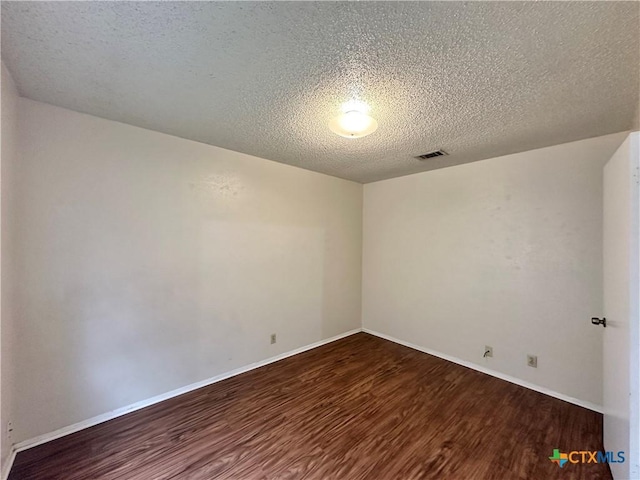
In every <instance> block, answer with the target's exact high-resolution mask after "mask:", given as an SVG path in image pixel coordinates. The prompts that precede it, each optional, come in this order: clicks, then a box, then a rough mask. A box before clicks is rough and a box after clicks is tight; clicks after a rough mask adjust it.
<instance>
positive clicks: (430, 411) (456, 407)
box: [9, 333, 611, 480]
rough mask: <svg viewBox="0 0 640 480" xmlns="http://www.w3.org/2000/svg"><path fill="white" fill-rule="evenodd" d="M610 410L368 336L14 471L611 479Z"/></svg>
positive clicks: (36, 457)
mask: <svg viewBox="0 0 640 480" xmlns="http://www.w3.org/2000/svg"><path fill="white" fill-rule="evenodd" d="M601 438H602V416H601V415H600V414H598V413H595V412H592V411H590V410H586V409H583V408H581V407H577V406H575V405H571V404H569V403H565V402H563V401H561V400H556V399H554V398H551V397H547V396H545V395H542V394H539V393H536V392H533V391H531V390H527V389H525V388H522V387H519V386H516V385H513V384H510V383H507V382H505V381H502V380H498V379H496V378H493V377H490V376H487V375H484V374H482V373H479V372H476V371H473V370H470V369H467V368H464V367H461V366H458V365H455V364H452V363H449V362H446V361H444V360H441V359H438V358H436V357H432V356H430V355H427V354H424V353H421V352H417V351H415V350H411V349H409V348H406V347H403V346H400V345H397V344H394V343H391V342H388V341H386V340H382V339H379V338H377V337H373V336H371V335H368V334H365V333H359V334H356V335H353V336H350V337H347V338H345V339H342V340H339V341H337V342H334V343H331V344H329V345H325V346H323V347H319V348H317V349H314V350H311V351H308V352H305V353H302V354H300V355H296V356H295V357H290V358H288V359H285V360H282V361H280V362H277V363H274V364H271V365H268V366H266V367H262V368H260V369H257V370H253V371H251V372H248V373H245V374H242V375H239V376H237V377H234V378H231V379H228V380H225V381H223V382H220V383H217V384H214V385H211V386H209V387H205V388H202V389H199V390H197V391H195V392H191V393H188V394H185V395H182V396H180V397H177V398H174V399H171V400H167V401H165V402H162V403H161V404H158V405H154V406H152V407H148V408H146V409H144V410H140V411H137V412H134V413H131V414H128V415H126V416H124V417H120V418H117V419H115V420H111V421H109V422H106V423H103V424H101V425H97V426H95V427H92V428H90V429H87V430H84V431H81V432H78V433H75V434H73V435H69V436H66V437H63V438H60V439H58V440H55V441H52V442H49V443H47V444H44V445H41V446H39V447H35V448H32V449H30V450H27V451H25V452H21V453H19V454H18V457H17V459H16V463H15V465H14V468H13V470H12V472H11V475H10V477H9V478H10V480H27V479H43V480H44V479H64V480H80V479H100V480H107V479H114V480H115V479H118V480H123V479H124V480H151V479H153V480H160V479H163V480H168V479H175V480H205V479H206V480H209V479H235V480H239V479H251V480H253V479H302V478H304V479H364V478H370V479H375V480H385V479H434V480H435V479H437V480H467V479H478V480H490V479H495V480H518V479H522V480H524V479H527V480H532V479H541V480H542V479H544V480H550V479H555V478H558V479H560V478H561V479H566V480H568V479H572V480H575V479H588V480H600V479H611V474H610V472H609V468H608V466H607V465H606V464H584V465H583V464H566V465H565V466H564V467H563V468H562V470H560V468H559V467H558V466H557V465H556V464H554V463H552V462H551V461H550V460H549V458H548V457H549V456H550V455H552V452H553V449H554V448H559V449H560V450H561V451H564V452H567V451H571V450H601V449H602V442H601Z"/></svg>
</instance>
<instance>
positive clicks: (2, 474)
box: [0, 445, 18, 480]
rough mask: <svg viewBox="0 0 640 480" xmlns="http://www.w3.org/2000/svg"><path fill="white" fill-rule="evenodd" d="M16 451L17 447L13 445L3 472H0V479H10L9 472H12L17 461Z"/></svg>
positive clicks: (3, 466) (3, 465)
mask: <svg viewBox="0 0 640 480" xmlns="http://www.w3.org/2000/svg"><path fill="white" fill-rule="evenodd" d="M16 453H18V451H17V450H16V447H15V445H11V450H9V456H8V457H7V459H6V460H5V461H4V463H3V464H2V471H0V479H2V480H7V478H9V472H10V471H11V467H13V462H14V461H15V459H16Z"/></svg>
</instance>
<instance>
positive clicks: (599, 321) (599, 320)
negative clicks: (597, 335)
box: [591, 317, 607, 328]
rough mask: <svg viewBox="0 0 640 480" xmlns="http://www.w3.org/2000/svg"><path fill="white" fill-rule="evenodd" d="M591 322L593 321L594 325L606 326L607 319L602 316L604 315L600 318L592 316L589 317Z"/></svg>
mask: <svg viewBox="0 0 640 480" xmlns="http://www.w3.org/2000/svg"><path fill="white" fill-rule="evenodd" d="M591 323H593V324H594V325H602V326H603V327H605V328H606V326H607V319H606V318H604V317H602V318H598V317H593V318H591Z"/></svg>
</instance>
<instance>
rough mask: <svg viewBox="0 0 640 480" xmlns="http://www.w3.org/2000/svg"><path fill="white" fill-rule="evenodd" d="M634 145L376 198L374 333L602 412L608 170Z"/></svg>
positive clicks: (409, 181)
mask: <svg viewBox="0 0 640 480" xmlns="http://www.w3.org/2000/svg"><path fill="white" fill-rule="evenodd" d="M624 138H625V134H624V133H621V134H614V135H608V136H604V137H598V138H592V139H588V140H583V141H579V142H573V143H568V144H564V145H558V146H554V147H549V148H543V149H539V150H533V151H529V152H524V153H519V154H515V155H508V156H505V157H499V158H494V159H490V160H485V161H481V162H475V163H471V164H466V165H460V166H456V167H451V168H446V169H442V170H436V171H431V172H426V173H421V174H416V175H411V176H407V177H401V178H396V179H391V180H385V181H381V182H377V183H372V184H367V185H365V187H364V232H363V237H364V247H363V248H364V253H363V326H364V327H365V328H368V329H371V330H374V331H377V332H380V333H383V334H386V335H389V336H392V337H395V338H398V339H400V340H403V341H405V342H410V343H413V344H416V345H418V346H421V347H424V348H428V349H431V350H434V351H436V352H440V353H442V354H445V355H449V356H452V357H456V358H458V359H460V360H463V361H466V362H472V363H474V364H477V365H479V366H481V367H484V368H488V369H491V370H494V371H497V372H500V373H502V374H506V375H509V376H512V377H516V378H517V379H520V380H523V381H525V382H529V383H532V384H535V385H538V386H541V387H544V388H546V389H550V390H553V391H555V392H558V393H561V394H563V395H568V396H570V397H574V398H577V399H579V400H581V401H584V402H589V403H592V404H596V405H601V404H602V328H595V327H593V326H591V325H590V322H589V320H590V317H592V316H601V315H602V167H603V165H604V163H605V162H606V161H607V160H608V159H609V158H610V157H611V155H612V154H613V152H614V151H615V150H616V148H617V147H618V146H619V145H620V144H621V143H622V141H623V140H624ZM485 345H490V346H492V347H493V351H494V358H492V359H483V353H484V346H485ZM527 354H534V355H537V356H538V368H537V369H534V368H531V367H528V366H527V365H526V355H527Z"/></svg>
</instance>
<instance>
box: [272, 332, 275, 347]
mask: <svg viewBox="0 0 640 480" xmlns="http://www.w3.org/2000/svg"><path fill="white" fill-rule="evenodd" d="M274 343H276V334H275V333H272V334H271V345H273V344H274Z"/></svg>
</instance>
